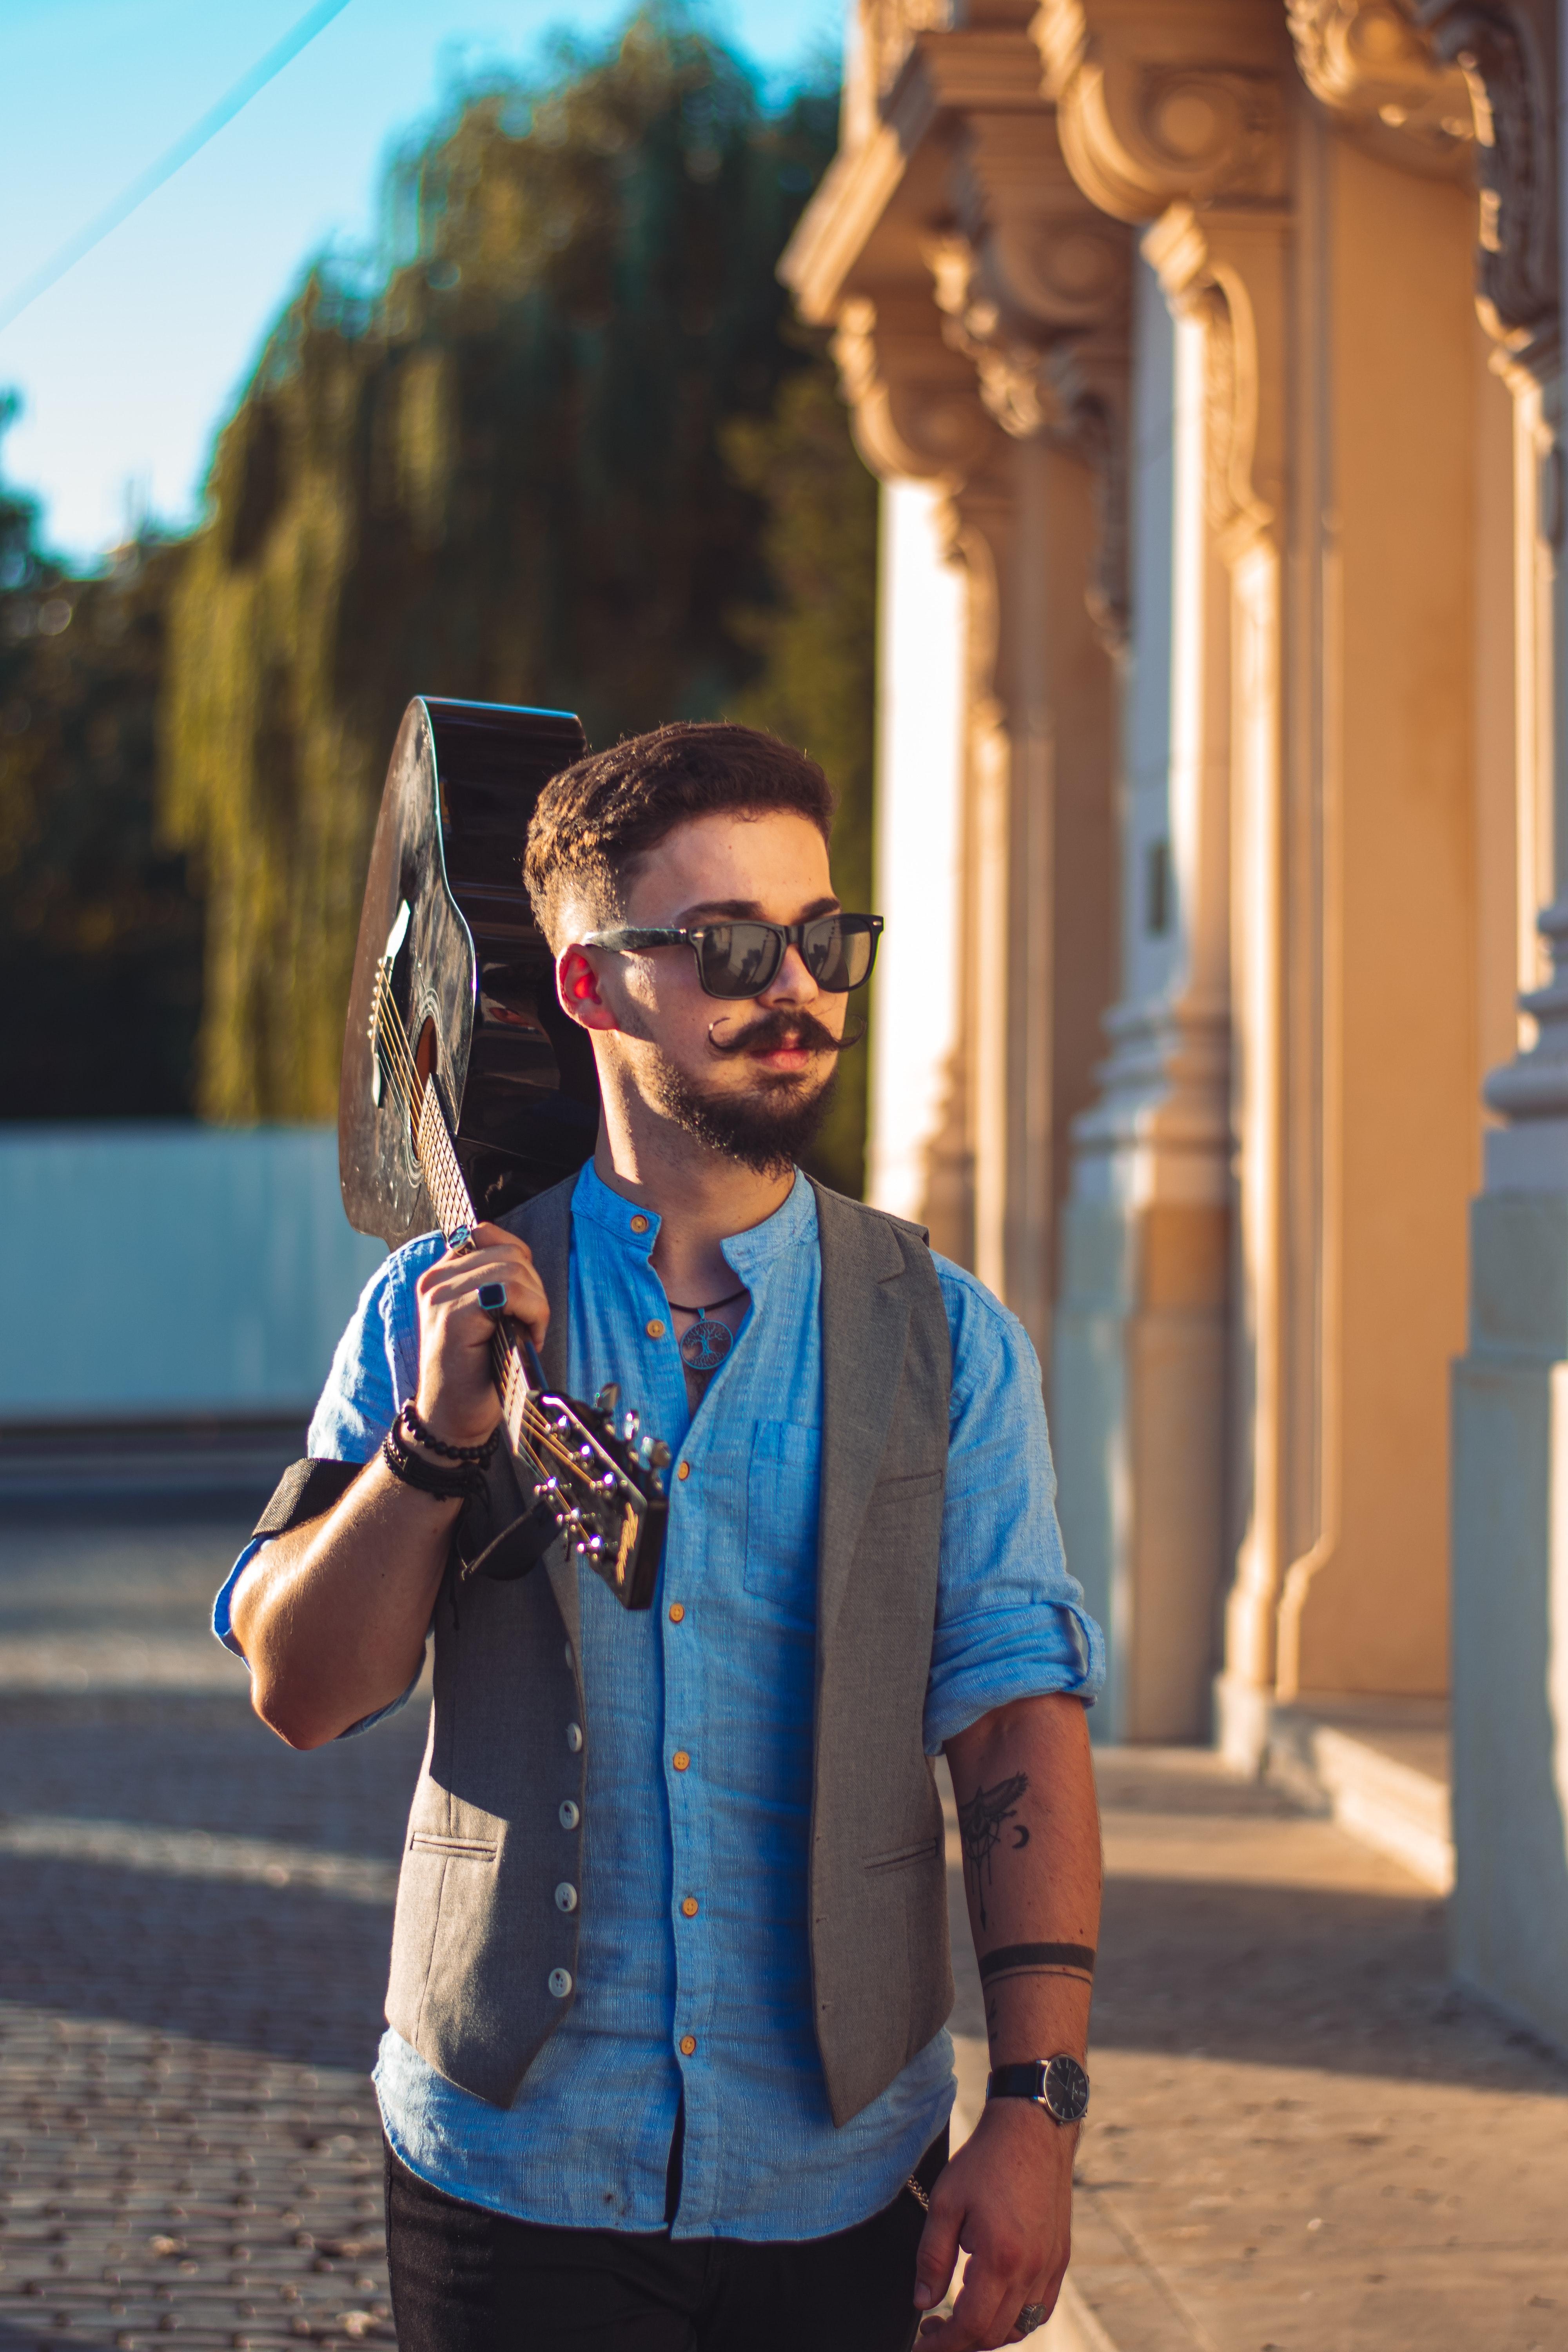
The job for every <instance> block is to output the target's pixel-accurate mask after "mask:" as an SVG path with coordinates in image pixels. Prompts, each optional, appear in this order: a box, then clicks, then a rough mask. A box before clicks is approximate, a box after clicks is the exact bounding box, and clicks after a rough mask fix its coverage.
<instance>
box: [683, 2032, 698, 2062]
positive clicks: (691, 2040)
mask: <svg viewBox="0 0 1568 2352" xmlns="http://www.w3.org/2000/svg"><path fill="white" fill-rule="evenodd" d="M680 2054H681V2056H682V2057H683V2058H695V2057H696V2055H697V2036H696V2035H695V2033H683V2034H682V2035H681V2037H680Z"/></svg>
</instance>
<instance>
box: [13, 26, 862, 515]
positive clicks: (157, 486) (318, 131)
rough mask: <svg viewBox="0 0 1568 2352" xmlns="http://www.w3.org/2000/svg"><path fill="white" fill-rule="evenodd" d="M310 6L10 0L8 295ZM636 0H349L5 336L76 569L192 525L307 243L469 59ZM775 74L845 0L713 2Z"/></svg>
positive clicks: (371, 190) (360, 211)
mask: <svg viewBox="0 0 1568 2352" xmlns="http://www.w3.org/2000/svg"><path fill="white" fill-rule="evenodd" d="M305 6H306V0H229V5H224V6H217V7H215V6H214V5H213V0H0V219H3V220H4V221H5V229H6V234H5V242H4V247H3V256H0V307H4V305H5V301H6V299H7V298H8V297H9V296H10V294H11V293H12V291H13V289H16V288H17V287H19V286H21V285H22V284H23V283H24V282H25V281H26V279H27V278H30V277H31V276H32V274H33V273H34V272H35V271H36V270H37V268H40V267H41V265H42V264H43V263H44V262H45V261H46V260H47V258H48V257H49V256H50V255H51V254H52V253H54V252H55V251H56V250H57V248H58V247H60V246H62V245H63V244H64V243H65V242H66V240H67V239H68V237H70V236H72V235H73V234H74V233H75V232H76V231H78V230H79V228H81V227H82V226H83V225H84V224H85V223H86V222H88V221H89V220H90V219H91V218H92V217H93V216H94V215H96V214H98V213H99V212H100V211H101V210H102V209H103V208H104V207H105V206H107V205H110V203H111V202H112V201H113V199H114V198H115V197H116V196H118V195H119V194H120V193H121V190H122V189H123V188H124V187H126V186H127V185H128V184H130V183H131V182H132V180H134V179H135V178H136V176H137V175H138V173H141V172H142V171H143V170H144V169H145V168H146V166H147V165H148V164H150V163H152V162H153V160H154V158H156V157H157V156H158V155H160V154H162V153H163V151H164V150H165V149H166V148H168V147H170V146H172V145H173V144H174V142H175V141H176V140H177V139H179V138H180V137H181V135H182V134H183V133H184V131H187V130H188V129H189V128H190V126H191V125H192V124H193V123H194V122H195V121H196V119H197V118H198V117H199V116H200V115H202V114H203V113H204V112H205V110H206V109H207V108H209V107H211V106H212V105H214V104H215V103H216V100H218V99H219V98H221V97H222V95H223V94H224V92H225V91H226V89H228V88H229V86H230V85H231V84H232V83H234V82H236V81H237V80H238V79H239V78H240V76H241V75H242V74H244V73H245V72H246V71H247V68H250V67H251V66H252V65H253V64H254V63H255V62H256V60H257V59H258V58H259V57H260V56H261V55H262V53H263V52H264V51H265V50H267V49H268V48H269V47H271V46H272V45H273V44H274V43H275V42H277V41H279V40H280V39H281V38H282V37H283V35H284V34H285V33H286V32H287V31H288V30H289V27H290V26H292V25H293V24H294V23H295V22H296V21H297V20H298V19H299V18H300V16H303V15H304V13H305ZM626 13H627V8H626V0H571V5H570V6H566V7H563V6H562V5H559V0H349V5H347V7H346V8H345V9H344V10H343V13H342V15H341V16H339V17H337V18H336V19H335V21H334V22H332V23H331V24H330V25H328V26H327V27H326V29H325V30H324V31H323V32H321V33H320V34H319V35H318V36H317V37H316V38H315V40H314V41H313V42H311V44H310V47H308V48H306V49H305V50H304V51H303V52H302V54H301V55H300V56H299V57H298V58H295V59H294V60H293V62H292V63H291V64H289V65H288V66H286V67H285V68H283V70H282V72H281V73H280V74H279V76H278V77H277V79H275V80H274V81H272V82H271V83H270V84H269V85H268V88H267V89H264V90H262V91H261V92H260V93H259V95H258V96H257V97H256V98H254V99H252V100H251V101H250V103H249V105H248V106H247V108H246V110H244V112H243V113H241V114H240V115H238V116H237V119H236V120H235V121H232V122H231V123H229V124H228V125H227V127H226V129H224V130H223V131H219V132H218V134H217V136H216V138H215V139H214V140H213V141H212V142H210V144H209V145H208V146H206V147H205V149H204V150H203V152H201V153H200V154H199V155H197V156H195V158H194V160H193V161H192V162H190V163H186V164H185V165H184V168H183V169H182V170H181V171H180V172H178V173H176V174H175V176H174V178H173V179H172V180H170V181H169V182H168V184H166V185H165V186H164V187H163V188H162V189H160V190H159V192H158V193H157V194H155V195H153V196H152V197H150V198H149V199H148V201H147V202H146V203H145V204H144V205H142V207H141V209H140V210H139V211H138V212H136V213H135V214H133V215H132V217H131V218H130V219H129V220H127V221H125V222H123V223H122V224H121V226H120V227H118V228H117V229H115V230H114V231H113V232H112V233H111V234H110V236H108V237H107V238H106V239H105V240H104V242H103V243H102V244H101V245H100V246H99V247H98V248H97V249H96V251H94V252H92V253H90V254H89V256H88V257H86V258H85V259H84V260H82V261H79V263H78V264H77V265H76V267H75V268H74V269H72V270H71V271H70V272H69V273H68V275H67V276H66V277H65V278H62V279H61V280H60V282H59V283H58V285H57V286H55V287H54V288H52V289H50V290H49V291H48V292H47V293H45V294H44V295H42V296H41V297H40V298H39V299H38V300H37V301H36V302H35V303H33V304H32V306H31V307H30V308H29V309H28V310H26V311H24V312H23V314H22V315H21V316H20V317H19V318H18V319H16V320H14V321H13V322H12V323H11V324H10V325H9V326H7V327H5V328H0V387H10V388H12V389H14V390H16V392H17V393H19V394H20V395H21V397H22V401H23V413H22V415H21V417H20V419H19V421H18V422H17V423H16V425H14V426H13V428H12V429H11V431H10V432H9V433H8V434H7V435H6V436H5V443H4V446H3V448H0V467H3V469H4V472H5V478H6V479H7V481H8V482H11V483H13V484H16V485H18V486H19V487H21V488H25V489H27V490H29V491H31V492H32V493H33V494H34V495H36V496H37V497H38V498H39V499H41V501H42V503H43V507H44V532H45V536H46V538H47V541H48V542H49V543H50V544H51V545H52V546H54V547H56V548H57V549H59V550H62V551H66V552H67V553H68V554H69V555H71V556H73V557H74V558H76V559H77V560H79V561H80V560H85V559H89V558H90V557H92V556H93V555H95V554H96V553H98V552H100V551H102V550H103V549H105V548H107V547H109V546H111V545H112V544H113V543H114V542H115V541H117V540H118V539H120V538H121V537H122V536H123V535H124V530H125V527H126V521H127V517H128V515H129V514H130V513H131V512H132V511H133V510H135V509H139V508H140V509H146V510H149V511H151V513H152V514H153V515H154V516H156V517H158V518H159V519H161V520H164V521H166V522H169V523H173V524H176V525H178V524H182V523H184V522H187V521H188V520H190V519H191V517H192V515H193V514H194V512H195V499H196V494H197V491H198V489H199V486H200V482H201V478H202V476H203V473H204V472H205V466H206V459H207V454H208V451H209V448H210V446H211V442H212V436H213V432H214V429H215V427H216V425H218V424H219V422H220V421H221V419H222V418H223V416H224V415H226V412H227V409H228V407H229V405H230V404H231V403H232V401H233V399H234V396H235V394H236V393H237V390H238V388H239V386H240V385H241V384H242V383H243V382H244V381H245V378H246V375H247V373H248V371H249V368H250V366H251V364H252V362H253V361H254V358H255V355H256V352H257V350H258V345H259V342H260V340H261V337H262V336H263V334H264V333H265V331H266V329H267V327H268V323H269V322H270V320H271V319H272V317H273V315H274V313H275V312H276V310H277V309H278V306H279V303H280V302H281V301H282V299H284V297H285V296H286V295H287V293H288V291H289V288H290V286H291V285H292V283H293V282H294V279H295V278H296V277H297V276H298V274H299V271H300V268H301V266H302V264H303V263H304V262H305V261H306V260H307V259H308V258H309V257H310V255H312V254H313V253H315V252H318V251H319V250H321V247H324V246H326V245H328V244H331V243H334V242H337V241H339V240H343V241H347V242H350V243H354V242H360V241H363V240H365V239H367V238H368V237H369V236H371V234H372V232H373V229H374V222H375V195H376V188H377V185H378V181H379V175H380V163H381V158H382V156H383V154H384V152H385V150H386V147H387V144H388V142H389V141H391V140H392V139H393V138H394V137H395V135H396V134H397V133H398V132H400V131H403V130H405V128H406V127H407V126H408V125H409V124H411V123H413V122H416V121H418V120H419V119H420V118H421V117H422V116H424V115H426V114H427V113H429V112H430V111H431V110H432V109H434V108H435V107H436V106H437V104H438V102H439V100H440V97H441V93H442V90H443V88H444V87H445V86H446V84H447V82H448V80H449V79H450V78H451V75H452V72H453V68H454V67H455V66H457V67H459V68H460V67H461V66H462V65H463V64H464V63H465V62H466V63H468V64H475V63H478V62H479V61H481V60H483V59H485V58H504V59H507V60H509V61H512V62H517V63H526V61H527V59H528V58H529V57H530V55H531V52H532V50H533V48H534V47H535V45H536V43H537V41H538V39H539V37H540V36H541V34H542V33H543V32H544V31H546V30H547V29H548V28H550V27H552V26H557V25H560V24H563V23H570V24H571V25H572V26H574V28H575V29H577V30H578V31H580V32H583V33H588V34H591V33H593V32H595V31H596V30H599V29H601V28H607V27H608V26H612V25H614V24H616V23H618V22H620V21H621V20H622V19H623V18H624V16H626ZM700 15H701V18H702V21H704V22H705V23H707V24H709V25H710V26H711V27H712V28H713V29H714V30H715V31H717V32H719V33H721V35H722V36H724V37H726V38H728V39H730V40H731V41H732V42H733V43H734V44H735V45H736V46H737V47H740V48H742V50H743V51H744V52H745V53H746V54H747V55H748V56H750V57H752V58H753V59H754V60H756V62H757V63H758V64H759V65H760V66H761V67H762V68H763V69H764V71H767V72H769V73H771V74H777V75H782V74H784V73H786V72H787V71H788V69H789V68H790V67H791V66H792V65H793V64H794V63H795V61H796V60H797V59H799V58H802V57H803V56H804V55H805V53H806V52H807V51H808V50H810V49H814V48H815V49H820V48H821V47H823V46H824V45H828V44H832V45H836V44H837V39H838V36H839V24H840V21H841V9H840V5H839V0H707V5H703V6H702V7H701V9H700Z"/></svg>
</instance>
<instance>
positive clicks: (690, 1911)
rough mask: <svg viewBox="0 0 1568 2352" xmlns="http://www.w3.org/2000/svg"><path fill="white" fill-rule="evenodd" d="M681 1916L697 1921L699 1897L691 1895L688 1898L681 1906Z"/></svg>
mask: <svg viewBox="0 0 1568 2352" xmlns="http://www.w3.org/2000/svg"><path fill="white" fill-rule="evenodd" d="M680 1916H681V1917H682V1918H683V1919H695V1918H696V1916H697V1897H696V1895H688V1896H687V1898H686V1900H685V1902H684V1903H683V1904H682V1905H681V1906H680Z"/></svg>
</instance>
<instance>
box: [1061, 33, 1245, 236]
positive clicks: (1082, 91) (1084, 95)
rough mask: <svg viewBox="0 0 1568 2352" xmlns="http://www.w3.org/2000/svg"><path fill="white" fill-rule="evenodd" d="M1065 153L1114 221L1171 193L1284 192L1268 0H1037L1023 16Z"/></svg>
mask: <svg viewBox="0 0 1568 2352" xmlns="http://www.w3.org/2000/svg"><path fill="white" fill-rule="evenodd" d="M1030 30H1031V32H1032V33H1033V36H1034V38H1035V41H1036V43H1037V47H1038V48H1039V52H1040V57H1041V59H1042V61H1043V63H1044V66H1045V78H1046V89H1047V92H1048V93H1049V95H1050V96H1051V97H1053V98H1054V99H1055V100H1056V101H1057V109H1058V129H1059V131H1060V136H1061V142H1062V152H1063V154H1064V155H1065V156H1066V158H1067V161H1068V166H1069V168H1070V170H1071V172H1072V175H1073V177H1074V179H1075V180H1076V181H1077V182H1078V184H1079V187H1080V188H1081V189H1082V190H1083V192H1084V194H1085V195H1087V196H1088V197H1089V200H1090V202H1091V203H1092V204H1095V205H1099V206H1100V210H1101V211H1103V212H1108V213H1110V215H1112V216H1113V217H1114V218H1116V219H1118V220H1125V221H1146V220H1152V219H1154V218H1155V217H1156V216H1157V215H1159V214H1160V213H1162V212H1163V211H1164V210H1165V207H1166V206H1167V205H1171V204H1173V203H1176V202H1178V201H1180V200H1182V199H1186V200H1188V201H1190V202H1193V203H1206V202H1218V203H1223V204H1227V205H1282V204H1283V203H1284V202H1285V200H1286V197H1287V194H1288V189H1289V165H1288V156H1287V142H1286V127H1287V121H1288V112H1287V103H1286V93H1285V82H1284V70H1285V68H1288V66H1289V50H1288V48H1287V47H1286V43H1285V28H1284V25H1283V21H1282V19H1281V18H1280V16H1279V9H1278V6H1277V5H1275V0H1191V5H1184V6H1182V7H1180V8H1176V7H1173V6H1172V5H1170V0H1041V5H1040V7H1039V9H1038V12H1037V15H1036V16H1035V19H1034V22H1033V25H1032V26H1031V27H1030Z"/></svg>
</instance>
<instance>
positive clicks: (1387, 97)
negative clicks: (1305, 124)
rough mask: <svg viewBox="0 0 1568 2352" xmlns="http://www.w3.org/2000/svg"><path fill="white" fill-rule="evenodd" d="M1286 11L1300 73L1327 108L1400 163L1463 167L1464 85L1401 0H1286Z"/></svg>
mask: <svg viewBox="0 0 1568 2352" xmlns="http://www.w3.org/2000/svg"><path fill="white" fill-rule="evenodd" d="M1286 13H1287V16H1288V18H1289V26H1290V38H1291V40H1292V41H1293V42H1294V43H1295V46H1296V62H1297V64H1298V65H1299V66H1300V69H1301V79H1302V80H1303V81H1304V82H1305V83H1306V85H1307V87H1308V89H1310V91H1311V93H1312V95H1313V97H1314V98H1316V99H1318V100H1321V103H1322V104H1323V105H1324V106H1326V107H1328V108H1329V110H1331V112H1332V113H1333V114H1335V115H1337V116H1338V117H1339V119H1340V120H1341V121H1343V122H1348V123H1352V124H1353V125H1354V126H1355V127H1356V128H1357V129H1358V130H1359V131H1362V132H1363V134H1365V135H1367V136H1369V137H1371V138H1372V139H1373V140H1374V141H1375V142H1377V143H1378V144H1379V145H1380V146H1384V147H1386V149H1387V151H1388V152H1391V153H1393V154H1394V155H1396V156H1397V158H1398V160H1399V161H1401V162H1403V163H1411V162H1418V163H1420V162H1424V163H1428V164H1430V165H1432V166H1433V167H1435V168H1436V169H1438V170H1441V171H1445V172H1447V171H1453V170H1455V169H1457V168H1465V167H1466V162H1467V150H1468V147H1469V146H1470V144H1471V143H1472V142H1473V141H1474V138H1475V122H1474V120H1473V117H1472V115H1471V110H1470V92H1469V85H1468V83H1467V81H1466V79H1465V77H1464V75H1463V74H1462V73H1461V72H1460V70H1459V68H1458V67H1457V66H1449V65H1445V64H1444V63H1443V62H1442V60H1441V59H1440V58H1438V57H1437V56H1436V53H1435V51H1434V49H1433V47H1432V43H1431V41H1430V40H1429V39H1428V38H1426V37H1425V36H1424V35H1423V34H1422V33H1420V32H1419V31H1418V30H1417V29H1416V26H1415V23H1414V21H1413V20H1412V17H1411V14H1410V10H1409V8H1408V6H1406V5H1402V0H1287V10H1286Z"/></svg>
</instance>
